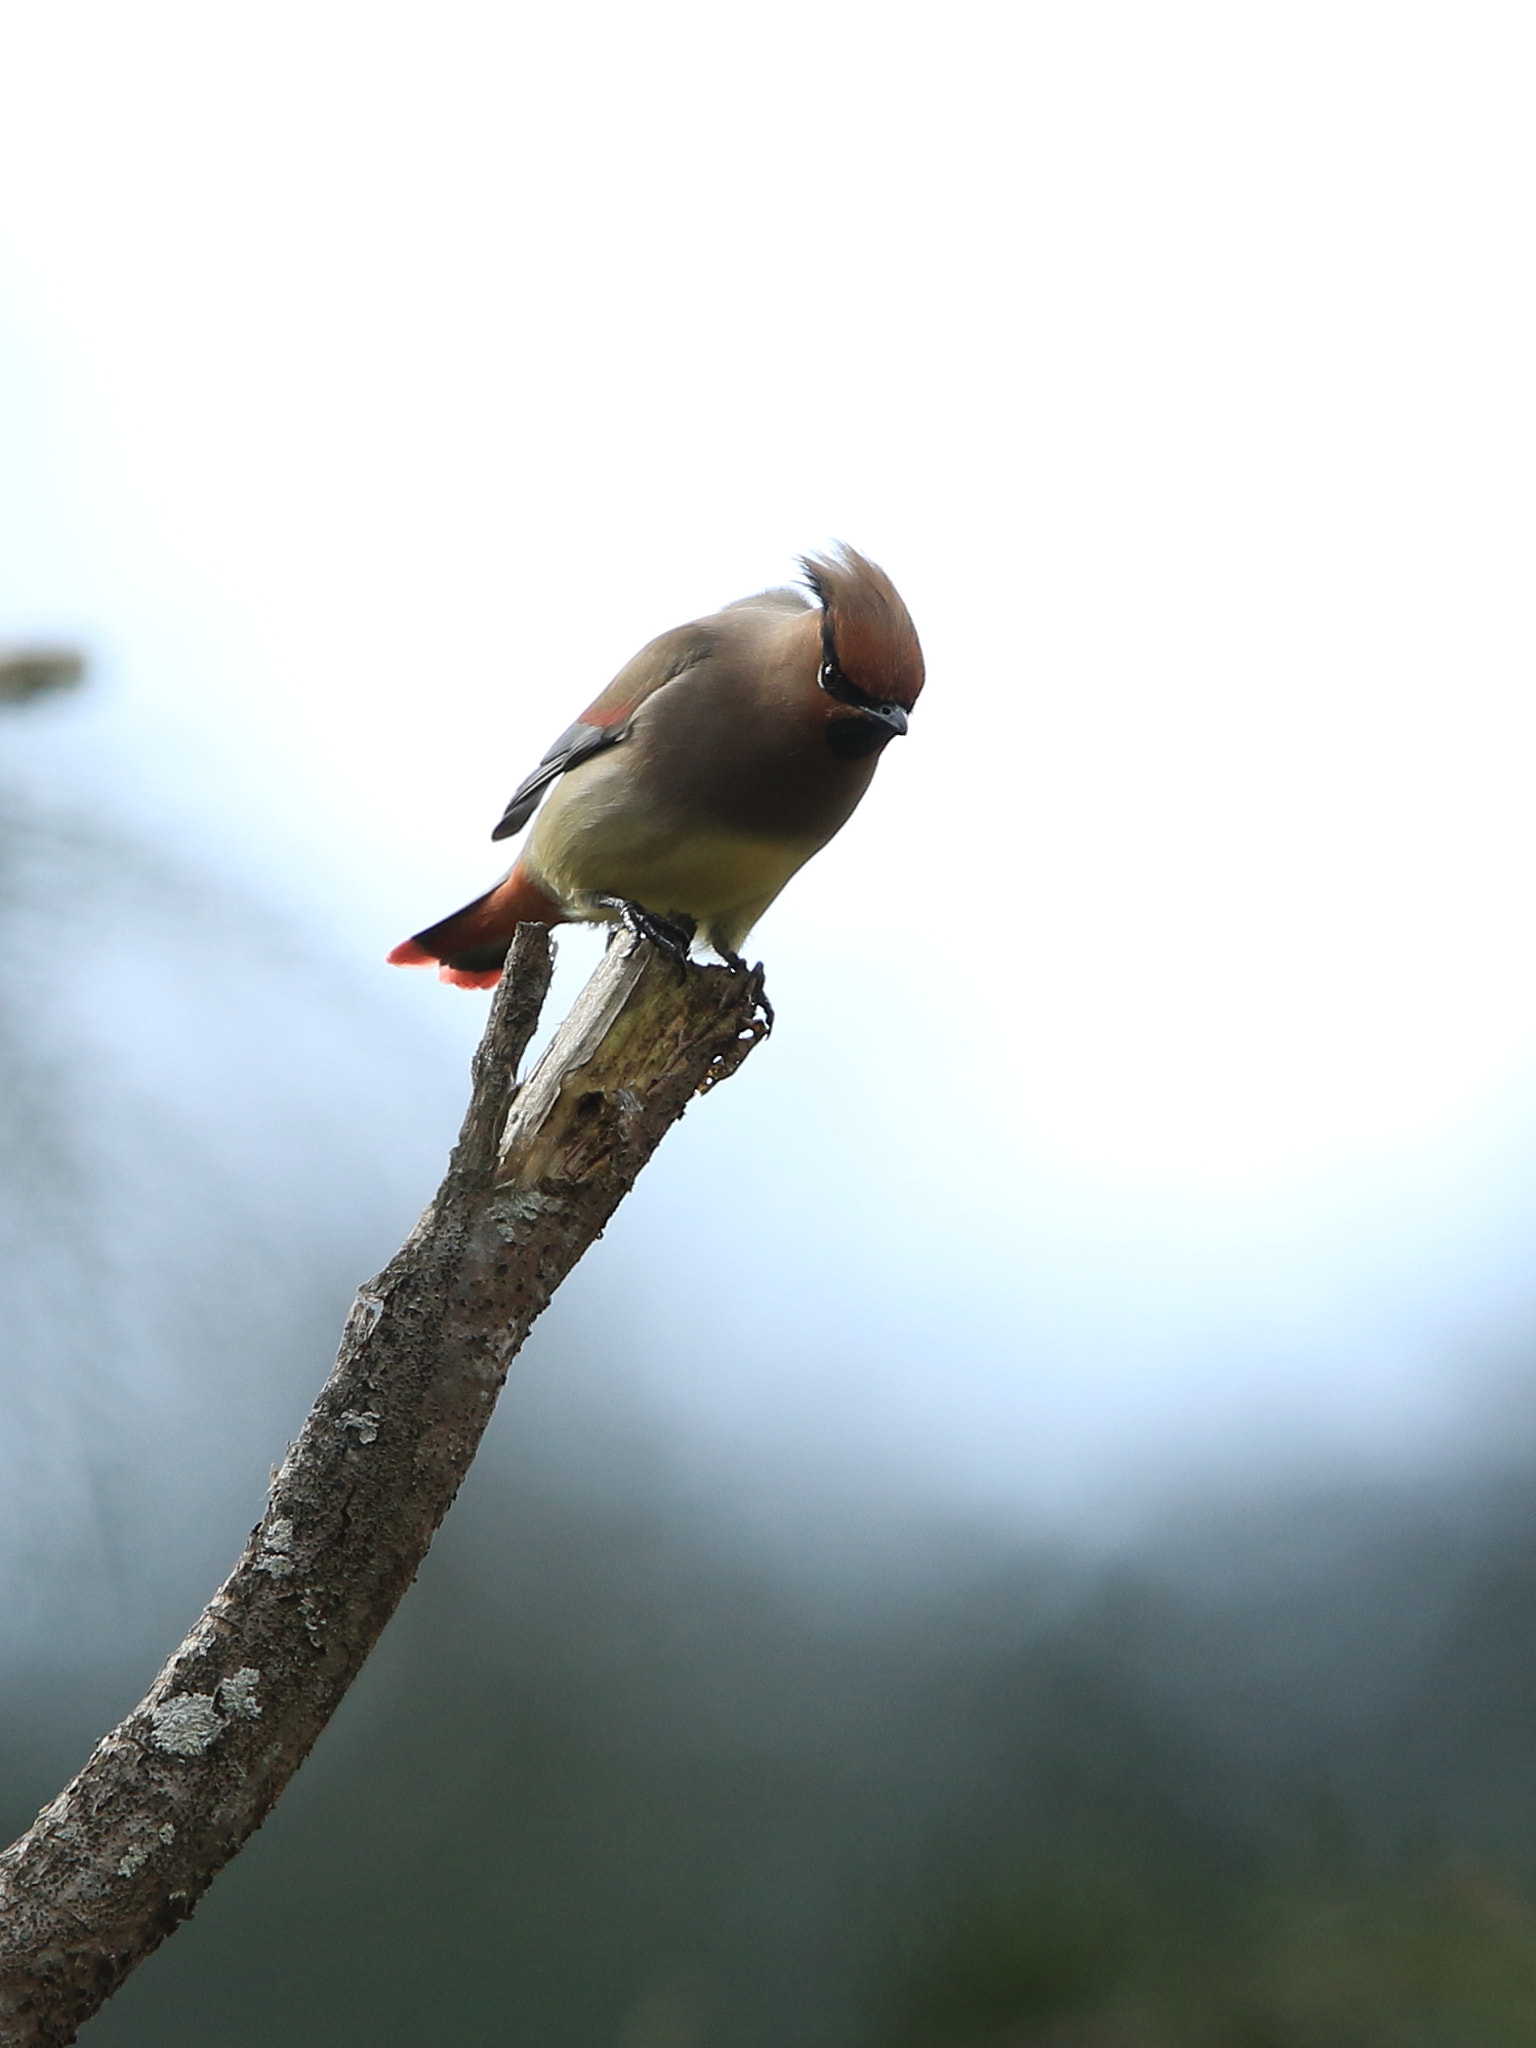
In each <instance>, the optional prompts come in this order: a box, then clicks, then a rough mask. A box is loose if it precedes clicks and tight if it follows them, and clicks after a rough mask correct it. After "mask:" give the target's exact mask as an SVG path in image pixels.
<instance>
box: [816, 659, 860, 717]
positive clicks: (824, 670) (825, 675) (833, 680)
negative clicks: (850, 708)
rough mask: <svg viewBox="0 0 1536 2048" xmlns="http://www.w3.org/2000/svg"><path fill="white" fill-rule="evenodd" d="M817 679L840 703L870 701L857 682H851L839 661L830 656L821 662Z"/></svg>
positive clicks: (829, 694) (830, 695)
mask: <svg viewBox="0 0 1536 2048" xmlns="http://www.w3.org/2000/svg"><path fill="white" fill-rule="evenodd" d="M816 680H817V682H818V683H820V685H821V687H822V688H823V689H824V690H825V691H826V693H827V695H828V696H829V697H835V698H836V699H837V701H838V703H839V704H858V705H865V704H867V703H868V702H869V699H868V697H866V696H865V694H864V692H863V691H862V690H861V689H859V688H858V687H857V685H856V684H854V683H850V682H849V680H848V678H847V677H846V676H845V675H844V674H843V672H842V670H841V669H840V668H839V667H838V665H837V663H836V662H835V661H833V660H831V659H830V658H829V659H828V660H826V661H824V662H823V663H822V664H821V668H820V670H819V672H818V674H817V677H816Z"/></svg>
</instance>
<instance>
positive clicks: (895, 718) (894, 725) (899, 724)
mask: <svg viewBox="0 0 1536 2048" xmlns="http://www.w3.org/2000/svg"><path fill="white" fill-rule="evenodd" d="M865 716H866V717H867V718H876V719H878V720H879V721H880V723H881V724H882V725H886V726H889V727H890V729H891V733H892V736H893V737H894V738H896V739H900V738H901V737H902V735H903V734H904V733H905V732H906V729H907V714H906V713H905V711H903V710H902V708H901V706H900V705H899V704H871V705H870V706H868V708H867V710H866V712H865Z"/></svg>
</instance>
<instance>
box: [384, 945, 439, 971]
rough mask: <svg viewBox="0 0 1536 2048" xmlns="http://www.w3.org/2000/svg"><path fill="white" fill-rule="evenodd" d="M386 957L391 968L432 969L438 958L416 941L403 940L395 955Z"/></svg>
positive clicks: (394, 952)
mask: <svg viewBox="0 0 1536 2048" xmlns="http://www.w3.org/2000/svg"><path fill="white" fill-rule="evenodd" d="M384 957H385V959H386V961H387V962H388V964H389V965H390V966H391V967H431V966H433V965H434V964H435V962H436V957H437V956H436V955H435V954H433V953H429V952H428V951H427V949H426V947H425V946H418V945H417V943H416V941H415V940H414V939H402V940H401V941H400V943H399V945H398V946H396V948H395V950H394V951H393V953H387V954H386V955H385V956H384Z"/></svg>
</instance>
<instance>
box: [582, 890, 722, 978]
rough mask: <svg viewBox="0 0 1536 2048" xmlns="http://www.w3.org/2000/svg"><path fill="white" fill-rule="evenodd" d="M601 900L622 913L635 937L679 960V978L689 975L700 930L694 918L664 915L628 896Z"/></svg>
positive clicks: (620, 920) (622, 923)
mask: <svg viewBox="0 0 1536 2048" xmlns="http://www.w3.org/2000/svg"><path fill="white" fill-rule="evenodd" d="M597 900H598V902H599V903H600V904H601V905H602V907H603V909H604V910H612V911H616V912H617V913H618V919H619V923H620V924H621V925H623V927H624V929H625V931H627V932H628V933H630V934H631V936H632V937H634V938H637V939H649V941H650V942H651V944H652V945H653V946H654V947H655V948H656V949H657V951H658V952H661V953H665V954H666V956H667V958H668V959H669V960H672V961H675V962H676V965H677V969H678V979H679V980H682V979H684V978H685V977H686V975H687V972H688V949H689V947H690V946H692V944H693V935H694V932H695V930H696V929H697V927H696V925H695V924H694V921H693V919H692V918H691V917H676V916H674V917H661V916H658V914H657V913H656V912H655V911H654V910H647V909H646V908H645V905H644V904H643V903H634V902H631V901H630V899H629V898H628V897H627V896H599V897H598V899H597Z"/></svg>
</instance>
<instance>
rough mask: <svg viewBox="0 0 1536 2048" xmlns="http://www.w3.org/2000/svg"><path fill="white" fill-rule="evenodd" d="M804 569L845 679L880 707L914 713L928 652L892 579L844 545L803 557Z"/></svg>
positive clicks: (833, 654) (830, 649) (830, 650)
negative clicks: (893, 707)
mask: <svg viewBox="0 0 1536 2048" xmlns="http://www.w3.org/2000/svg"><path fill="white" fill-rule="evenodd" d="M800 566H801V568H802V569H803V570H804V571H805V580H806V583H807V584H808V585H809V587H810V589H811V590H812V592H813V593H814V594H815V596H816V597H817V598H818V599H819V600H820V603H821V607H822V610H823V611H824V612H825V613H826V622H825V626H824V628H823V639H824V640H825V641H827V642H828V652H829V654H830V655H832V656H834V657H835V659H836V662H837V665H838V667H839V668H840V669H841V670H842V672H843V674H844V675H845V676H847V678H848V680H849V681H850V682H851V683H853V684H854V685H855V686H856V687H857V688H858V689H860V690H862V691H863V692H864V694H865V695H866V696H867V697H871V698H873V699H874V700H875V701H876V702H877V703H880V704H900V705H901V706H902V707H903V708H904V709H905V710H907V711H910V710H911V709H912V706H913V705H914V704H915V703H916V702H917V697H918V692H919V691H920V690H921V689H922V687H923V650H922V648H921V646H920V645H919V644H918V638H917V629H916V627H915V626H914V625H913V624H912V620H911V618H910V616H909V615H908V612H907V608H906V606H905V605H904V604H903V603H902V601H901V597H900V595H899V594H898V592H897V589H896V586H895V584H894V583H892V581H891V579H890V577H889V576H887V575H886V573H885V571H884V570H883V569H881V568H879V567H877V566H876V564H875V563H873V562H870V561H866V560H865V558H864V556H863V555H861V554H859V553H857V552H856V550H855V549H853V548H850V547H847V546H845V545H844V544H843V543H842V542H841V541H839V542H837V543H836V544H835V545H834V546H833V547H832V548H831V549H829V550H828V552H827V553H826V554H824V555H802V556H801V558H800Z"/></svg>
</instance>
